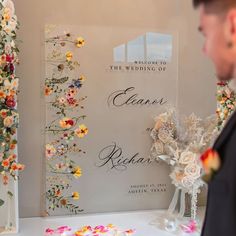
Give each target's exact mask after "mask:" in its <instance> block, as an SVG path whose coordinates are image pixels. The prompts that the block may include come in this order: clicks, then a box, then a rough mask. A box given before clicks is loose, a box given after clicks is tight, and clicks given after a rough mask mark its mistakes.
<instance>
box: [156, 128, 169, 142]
mask: <svg viewBox="0 0 236 236" xmlns="http://www.w3.org/2000/svg"><path fill="white" fill-rule="evenodd" d="M158 138H159V139H160V140H161V141H162V142H163V143H169V142H171V141H172V137H171V134H170V132H168V131H167V130H163V129H161V130H159V133H158Z"/></svg>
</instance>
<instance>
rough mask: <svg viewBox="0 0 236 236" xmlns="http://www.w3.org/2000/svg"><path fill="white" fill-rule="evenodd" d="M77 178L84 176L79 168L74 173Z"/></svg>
mask: <svg viewBox="0 0 236 236" xmlns="http://www.w3.org/2000/svg"><path fill="white" fill-rule="evenodd" d="M72 174H73V175H74V177H75V178H79V177H80V176H81V175H82V170H81V168H80V167H79V166H77V167H76V168H75V169H74V171H73V172H72Z"/></svg>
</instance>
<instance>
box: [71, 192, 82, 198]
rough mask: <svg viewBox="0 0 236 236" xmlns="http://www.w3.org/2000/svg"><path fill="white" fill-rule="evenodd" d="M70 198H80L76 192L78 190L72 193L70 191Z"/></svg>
mask: <svg viewBox="0 0 236 236" xmlns="http://www.w3.org/2000/svg"><path fill="white" fill-rule="evenodd" d="M72 198H73V199H74V200H79V198H80V195H79V193H78V192H73V193H72Z"/></svg>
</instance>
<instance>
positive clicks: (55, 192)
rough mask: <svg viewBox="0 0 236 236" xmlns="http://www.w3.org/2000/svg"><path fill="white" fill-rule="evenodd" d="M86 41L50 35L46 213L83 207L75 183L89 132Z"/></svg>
mask: <svg viewBox="0 0 236 236" xmlns="http://www.w3.org/2000/svg"><path fill="white" fill-rule="evenodd" d="M49 28H50V27H49ZM49 31H50V30H49ZM84 45H85V41H84V39H83V38H82V37H74V36H73V34H71V33H66V32H63V33H59V32H58V33H56V34H55V32H53V31H52V32H51V31H50V32H48V34H47V35H46V79H45V101H46V124H47V125H46V127H45V134H46V139H45V140H46V150H45V156H46V166H47V168H46V175H47V179H46V194H45V196H46V200H47V201H46V215H52V214H53V215H55V214H62V213H61V212H63V214H65V212H67V213H68V214H79V213H80V212H82V211H83V209H82V208H81V207H80V205H79V203H80V197H81V195H80V193H79V189H78V187H77V186H76V185H75V184H73V183H75V182H77V181H79V180H80V178H81V177H82V175H83V170H82V168H81V166H80V164H79V158H80V157H81V156H82V155H84V154H85V153H86V152H85V151H83V150H82V149H81V147H80V144H79V142H80V140H81V139H82V138H85V136H87V134H88V128H87V126H86V125H85V124H84V121H83V120H84V119H85V118H86V116H85V115H83V113H84V111H83V109H84V105H83V102H84V101H85V100H86V98H87V96H83V97H82V96H81V89H82V87H83V84H84V81H85V80H86V77H85V76H84V75H83V74H80V69H79V68H80V63H79V61H78V53H77V51H78V50H79V49H80V48H82V47H83V46H84Z"/></svg>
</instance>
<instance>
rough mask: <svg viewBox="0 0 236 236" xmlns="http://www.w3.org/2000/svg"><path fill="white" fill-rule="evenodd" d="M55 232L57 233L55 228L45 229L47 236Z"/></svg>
mask: <svg viewBox="0 0 236 236" xmlns="http://www.w3.org/2000/svg"><path fill="white" fill-rule="evenodd" d="M54 233H55V231H54V230H53V229H50V228H48V229H46V230H45V235H46V236H48V235H53V234H54Z"/></svg>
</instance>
